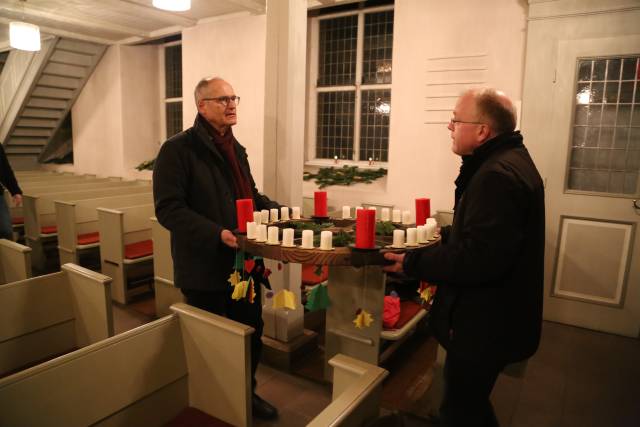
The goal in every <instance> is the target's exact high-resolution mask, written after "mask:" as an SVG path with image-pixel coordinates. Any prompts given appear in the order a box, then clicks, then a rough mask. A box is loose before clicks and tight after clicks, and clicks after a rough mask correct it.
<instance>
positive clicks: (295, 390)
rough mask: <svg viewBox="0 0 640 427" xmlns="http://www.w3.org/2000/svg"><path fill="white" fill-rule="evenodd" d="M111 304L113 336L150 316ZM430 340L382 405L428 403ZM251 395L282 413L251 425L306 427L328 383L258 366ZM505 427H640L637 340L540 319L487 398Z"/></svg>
mask: <svg viewBox="0 0 640 427" xmlns="http://www.w3.org/2000/svg"><path fill="white" fill-rule="evenodd" d="M134 308H135V306H134V307H132V306H127V307H121V306H115V308H114V323H115V330H116V333H119V332H122V331H125V330H128V329H131V328H133V327H136V326H139V325H141V324H144V323H146V322H148V321H150V320H152V318H151V317H150V316H149V315H148V314H143V312H144V311H145V310H138V311H136V310H134ZM434 357H435V343H433V341H432V340H430V339H427V338H424V337H416V339H414V340H412V341H411V342H410V343H409V344H408V345H407V346H406V347H405V348H404V349H403V350H401V351H400V352H398V353H396V355H395V356H394V357H393V358H391V359H390V360H389V361H388V363H386V364H385V366H386V367H387V368H388V369H389V370H390V371H391V375H390V376H389V378H388V380H387V381H386V382H385V390H384V395H385V397H384V398H383V406H384V407H385V409H386V410H388V409H403V410H410V411H412V412H414V413H418V414H422V415H424V413H426V411H427V408H428V407H429V405H430V403H431V401H432V398H431V396H430V394H429V393H428V389H429V386H430V385H431V381H432V380H433V372H432V371H431V370H430V368H429V367H430V366H431V365H432V363H433V359H434ZM257 379H258V388H257V393H258V394H259V395H260V396H262V397H263V398H264V399H266V400H267V401H269V402H271V403H273V404H274V405H275V406H276V407H278V409H279V411H280V418H279V419H278V420H276V421H274V422H263V421H260V420H256V422H255V424H254V425H256V426H258V427H260V426H304V425H306V424H307V423H308V422H309V421H310V420H311V419H312V418H313V417H314V416H315V415H317V414H318V413H320V411H322V409H323V408H324V407H325V406H326V405H328V404H329V402H330V400H331V389H330V386H329V385H326V384H320V383H318V382H316V381H311V380H308V379H304V378H302V377H300V376H297V375H290V374H287V373H284V372H280V371H278V370H275V369H273V368H270V367H268V366H264V365H261V366H260V367H259V369H258V373H257ZM492 401H493V403H494V406H495V409H496V414H497V415H498V418H499V420H500V425H501V426H503V427H505V426H506V427H509V426H511V427H529V426H531V427H534V426H535V427H574V426H575V427H577V426H580V427H590V426H594V427H595V426H607V427H627V426H629V427H631V426H634V427H635V426H639V425H640V340H637V339H630V338H623V337H618V336H615V335H609V334H604V333H598V332H593V331H588V330H585V329H580V328H574V327H570V326H565V325H560V324H556V323H551V322H545V323H544V327H543V334H542V342H541V345H540V349H539V350H538V352H537V353H536V354H535V355H534V357H533V358H532V359H531V360H530V361H529V364H528V367H527V370H526V374H525V376H524V378H519V379H516V378H512V377H508V376H505V375H501V376H500V378H499V379H498V382H497V384H496V387H495V389H494V393H493V395H492Z"/></svg>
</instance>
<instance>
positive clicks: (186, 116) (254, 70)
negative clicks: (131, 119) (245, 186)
mask: <svg viewBox="0 0 640 427" xmlns="http://www.w3.org/2000/svg"><path fill="white" fill-rule="evenodd" d="M266 22H267V21H266V16H265V15H260V16H230V17H228V18H222V19H218V20H215V21H212V22H209V23H206V24H200V25H196V26H194V27H191V28H186V29H185V30H184V31H183V32H182V93H183V123H184V127H185V128H188V127H190V126H191V125H192V124H193V120H194V119H195V116H196V114H197V110H196V106H195V103H194V100H193V89H194V88H195V86H196V84H197V83H198V81H199V80H200V79H201V78H202V77H207V76H213V75H215V76H219V77H222V78H224V79H225V80H227V81H228V82H229V83H230V84H231V85H232V86H233V88H234V90H235V92H236V94H237V95H238V96H240V98H241V103H240V105H239V106H238V124H237V125H236V126H234V128H233V134H234V135H235V137H236V139H237V140H238V141H239V142H240V143H241V144H242V145H244V146H245V147H246V148H247V153H248V154H249V163H250V165H251V172H252V174H253V177H254V179H255V180H256V184H257V185H258V189H260V190H262V183H263V176H262V175H263V168H262V154H263V138H264V137H263V126H264V79H265V72H264V69H265V68H264V67H265V40H266Z"/></svg>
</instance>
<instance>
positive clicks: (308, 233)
mask: <svg viewBox="0 0 640 427" xmlns="http://www.w3.org/2000/svg"><path fill="white" fill-rule="evenodd" d="M302 248H304V249H313V230H302Z"/></svg>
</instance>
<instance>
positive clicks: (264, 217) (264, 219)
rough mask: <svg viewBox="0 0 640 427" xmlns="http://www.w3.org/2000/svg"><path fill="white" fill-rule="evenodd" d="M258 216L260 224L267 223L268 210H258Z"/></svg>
mask: <svg viewBox="0 0 640 427" xmlns="http://www.w3.org/2000/svg"><path fill="white" fill-rule="evenodd" d="M260 217H261V218H260V222H261V223H262V224H267V223H269V211H268V210H266V209H262V210H261V211H260Z"/></svg>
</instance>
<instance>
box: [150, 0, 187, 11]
mask: <svg viewBox="0 0 640 427" xmlns="http://www.w3.org/2000/svg"><path fill="white" fill-rule="evenodd" d="M153 5H154V6H155V7H157V8H158V9H163V10H170V11H171V12H184V11H185V10H189V9H191V0H153Z"/></svg>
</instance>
